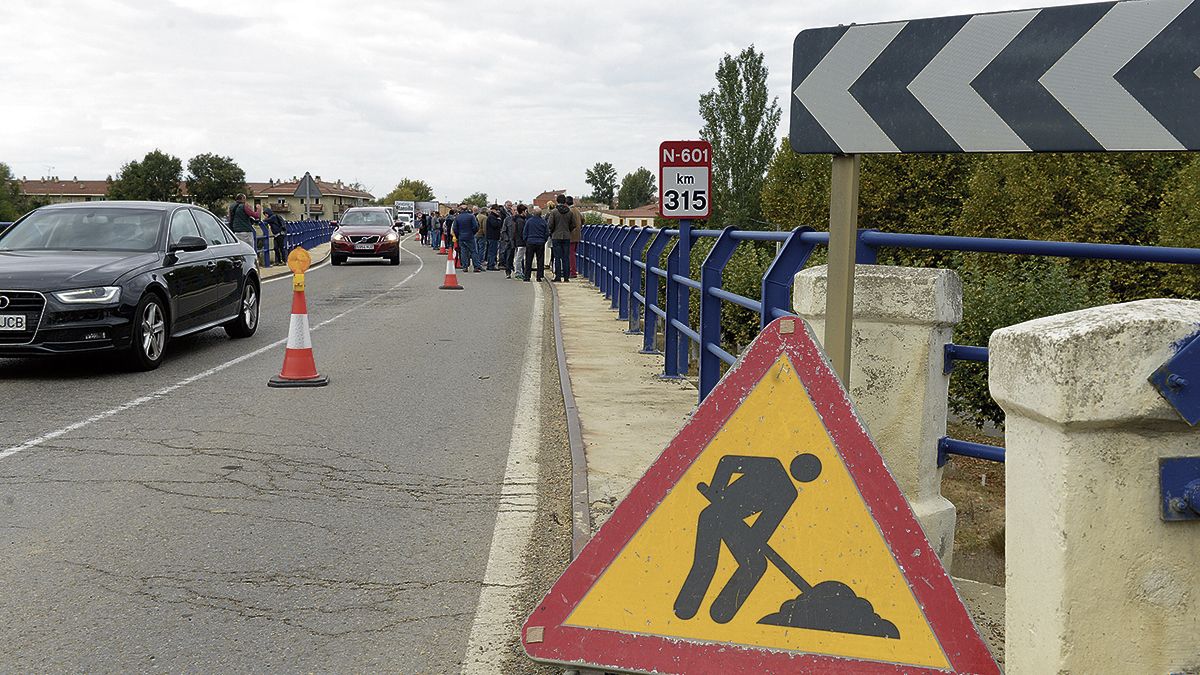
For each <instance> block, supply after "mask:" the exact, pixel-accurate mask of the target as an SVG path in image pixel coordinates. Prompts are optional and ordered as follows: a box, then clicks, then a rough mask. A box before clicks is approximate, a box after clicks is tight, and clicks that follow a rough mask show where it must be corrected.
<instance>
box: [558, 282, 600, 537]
mask: <svg viewBox="0 0 1200 675" xmlns="http://www.w3.org/2000/svg"><path fill="white" fill-rule="evenodd" d="M550 294H551V295H552V296H553V297H554V303H553V304H554V347H555V349H556V350H557V352H558V382H559V386H560V387H561V388H562V395H563V407H564V408H565V409H566V413H567V439H568V441H569V442H570V445H571V514H572V515H571V559H575V558H576V557H578V556H579V552H580V551H582V550H583V546H584V544H586V543H587V542H588V540H589V539H591V538H592V525H591V522H592V515H591V504H590V501H589V499H588V481H587V453H586V452H585V451H584V448H583V427H582V425H580V423H579V409H578V408H577V407H575V394H574V393H573V391H572V389H571V373H570V372H569V371H568V370H567V352H566V349H565V348H564V347H563V334H562V317H561V316H560V315H559V311H558V289H557V288H556V287H555V286H554V284H550Z"/></svg>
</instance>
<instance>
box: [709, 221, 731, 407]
mask: <svg viewBox="0 0 1200 675" xmlns="http://www.w3.org/2000/svg"><path fill="white" fill-rule="evenodd" d="M733 231H734V227H733V226H732V225H730V226H728V227H726V228H725V229H724V230H722V231H721V236H720V237H718V238H717V243H715V244H713V247H712V250H711V251H709V252H708V257H706V258H705V259H704V265H703V267H701V268H700V400H701V401H703V400H704V397H705V396H708V392H710V391H712V390H713V387H715V386H717V382H719V381H720V379H721V359H720V358H718V357H717V355H716V354H713V353H712V352H711V351H709V350H708V346H709V345H710V344H711V345H716V346H718V347H719V346H721V299H720V298H718V297H717V296H715V295H713V294H712V293H711V292H710V291H711V290H712V289H714V288H721V284H722V283H723V281H724V274H723V272H724V270H725V265H726V264H727V263H728V262H729V259H730V258H731V257H733V252H734V251H735V250H736V249H737V245H738V242H737V240H736V239H734V238H733Z"/></svg>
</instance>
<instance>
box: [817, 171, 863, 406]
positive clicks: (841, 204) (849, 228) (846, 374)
mask: <svg viewBox="0 0 1200 675" xmlns="http://www.w3.org/2000/svg"><path fill="white" fill-rule="evenodd" d="M861 164H862V161H861V157H860V156H859V155H834V156H833V175H832V178H831V180H830V189H829V265H828V288H827V291H826V295H825V353H826V354H828V355H829V361H830V363H832V364H833V370H834V372H835V373H837V376H838V377H839V378H841V380H842V384H843V385H845V386H846V388H849V387H850V336H851V333H852V330H853V321H854V247H855V239H856V237H857V235H858V187H859V168H860V166H861Z"/></svg>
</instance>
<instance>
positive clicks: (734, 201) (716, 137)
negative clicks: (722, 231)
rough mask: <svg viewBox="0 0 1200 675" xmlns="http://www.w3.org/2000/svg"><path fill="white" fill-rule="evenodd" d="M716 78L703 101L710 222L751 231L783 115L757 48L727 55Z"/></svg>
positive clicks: (702, 134) (702, 133)
mask: <svg viewBox="0 0 1200 675" xmlns="http://www.w3.org/2000/svg"><path fill="white" fill-rule="evenodd" d="M716 75H717V86H716V88H715V89H713V90H711V91H709V92H708V93H707V94H704V95H702V96H701V97H700V117H701V118H702V119H703V120H704V128H703V129H701V130H700V137H701V138H703V139H704V140H706V141H708V142H709V143H711V144H712V148H713V157H712V160H713V175H712V186H713V194H712V208H713V218H712V220H713V221H715V222H717V223H723V224H730V225H738V226H740V227H752V226H754V224H755V223H756V221H759V220H761V218H762V202H761V200H762V188H763V174H764V173H765V172H766V170H767V164H768V163H769V162H770V161H771V155H772V151H773V150H774V148H775V138H776V136H775V133H776V130H777V129H778V128H779V118H780V116H781V115H782V111H781V110H780V108H779V99H778V97H775V98H770V97H769V94H768V89H767V66H766V65H765V64H764V63H763V54H762V53H761V52H759V51H758V50H756V49H755V48H754V45H750V46H749V47H746V48H745V49H743V50H742V51H741V53H740V54H738V55H737V57H733V56H730V55H729V54H726V55H725V56H724V58H722V59H721V63H720V64H719V65H718V66H717V73H716Z"/></svg>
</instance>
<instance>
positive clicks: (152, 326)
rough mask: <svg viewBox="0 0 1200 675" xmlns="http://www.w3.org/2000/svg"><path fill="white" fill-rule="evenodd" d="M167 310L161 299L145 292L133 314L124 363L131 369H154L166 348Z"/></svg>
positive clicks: (160, 360) (159, 362)
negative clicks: (127, 352) (127, 350)
mask: <svg viewBox="0 0 1200 675" xmlns="http://www.w3.org/2000/svg"><path fill="white" fill-rule="evenodd" d="M167 325H168V324H167V312H166V310H165V309H164V308H163V304H162V300H161V299H160V298H159V297H158V296H157V295H155V294H153V293H147V294H146V295H145V297H143V298H142V301H141V302H139V303H138V306H137V309H136V310H134V314H133V330H132V331H131V338H132V339H131V342H132V344H130V345H129V354H128V355H127V359H126V363H127V365H128V366H129V367H130V368H131V369H133V370H154V369H155V368H157V367H158V366H159V364H161V363H162V359H163V354H164V353H165V352H166V348H167Z"/></svg>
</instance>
